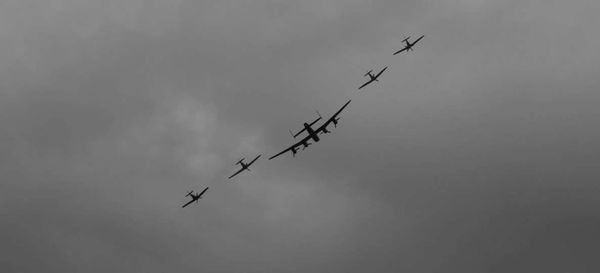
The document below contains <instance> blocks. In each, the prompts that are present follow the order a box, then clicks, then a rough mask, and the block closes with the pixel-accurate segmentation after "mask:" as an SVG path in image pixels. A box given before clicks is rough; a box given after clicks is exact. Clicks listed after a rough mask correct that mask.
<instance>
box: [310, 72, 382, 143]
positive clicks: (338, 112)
mask: <svg viewBox="0 0 600 273" xmlns="http://www.w3.org/2000/svg"><path fill="white" fill-rule="evenodd" d="M386 68H387V67H386ZM384 70H385V69H384ZM380 73H381V72H380ZM351 101H352V100H348V101H347V102H346V103H345V104H344V105H343V106H342V108H340V110H338V111H337V112H335V114H333V116H331V117H330V118H329V119H328V120H327V121H326V122H325V123H323V125H321V126H320V127H319V128H317V130H316V131H317V132H318V131H323V130H325V128H327V126H328V125H329V124H330V123H332V122H333V121H334V120H336V118H337V116H338V115H339V114H340V113H341V112H342V110H344V108H346V106H348V104H350V102H351Z"/></svg>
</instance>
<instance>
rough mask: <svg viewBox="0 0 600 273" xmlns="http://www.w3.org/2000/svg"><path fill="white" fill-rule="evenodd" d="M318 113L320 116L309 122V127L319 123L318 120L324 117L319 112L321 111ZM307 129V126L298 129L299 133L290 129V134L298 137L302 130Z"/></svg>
mask: <svg viewBox="0 0 600 273" xmlns="http://www.w3.org/2000/svg"><path fill="white" fill-rule="evenodd" d="M317 115H318V116H319V117H318V118H316V119H315V120H314V121H313V122H311V123H309V124H308V125H309V127H310V126H313V125H315V123H317V121H319V120H321V119H322V118H323V117H321V114H319V111H317ZM304 131H306V127H304V128H302V130H300V131H298V133H295V134H294V133H293V132H292V130H290V134H291V135H292V137H294V138H296V137H297V136H299V135H300V134H301V133H302V132H304Z"/></svg>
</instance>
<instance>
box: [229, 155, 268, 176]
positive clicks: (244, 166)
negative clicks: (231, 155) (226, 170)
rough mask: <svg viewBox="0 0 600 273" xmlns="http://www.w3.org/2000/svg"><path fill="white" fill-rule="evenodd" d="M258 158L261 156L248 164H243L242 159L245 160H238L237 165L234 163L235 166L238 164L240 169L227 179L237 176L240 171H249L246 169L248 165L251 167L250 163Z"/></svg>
mask: <svg viewBox="0 0 600 273" xmlns="http://www.w3.org/2000/svg"><path fill="white" fill-rule="evenodd" d="M260 156H261V155H258V156H257V157H256V158H254V159H252V161H250V163H248V164H246V163H244V159H245V158H242V159H240V161H238V162H237V163H235V165H238V164H239V165H240V166H242V168H241V169H240V170H239V171H237V172H236V173H234V174H233V175H231V176H230V177H229V179H231V178H232V177H234V176H236V175H238V174H239V173H241V172H242V171H245V170H247V171H250V169H248V167H250V165H252V163H254V161H256V160H257V159H258V158H259V157H260Z"/></svg>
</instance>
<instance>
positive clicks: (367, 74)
mask: <svg viewBox="0 0 600 273" xmlns="http://www.w3.org/2000/svg"><path fill="white" fill-rule="evenodd" d="M387 68H388V67H387V66H386V67H384V68H383V69H382V70H381V71H379V73H377V75H375V76H373V74H371V72H373V70H372V69H371V70H369V72H367V73H366V74H365V75H364V76H365V77H366V76H369V78H371V79H370V80H369V81H368V82H366V83H365V84H363V85H361V86H360V87H359V88H358V90H360V89H361V88H363V87H365V86H367V85H368V84H370V83H372V82H375V81H377V82H378V81H379V80H378V79H377V78H379V76H381V74H383V71H385V70H386V69H387Z"/></svg>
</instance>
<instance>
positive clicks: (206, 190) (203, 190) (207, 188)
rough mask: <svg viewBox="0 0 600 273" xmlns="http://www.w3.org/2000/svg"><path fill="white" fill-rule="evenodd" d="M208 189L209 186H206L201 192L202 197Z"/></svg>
mask: <svg viewBox="0 0 600 273" xmlns="http://www.w3.org/2000/svg"><path fill="white" fill-rule="evenodd" d="M207 190H208V187H206V188H205V189H204V190H203V191H202V192H201V193H200V194H199V196H200V197H202V195H203V194H204V193H205V192H206V191H207Z"/></svg>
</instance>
